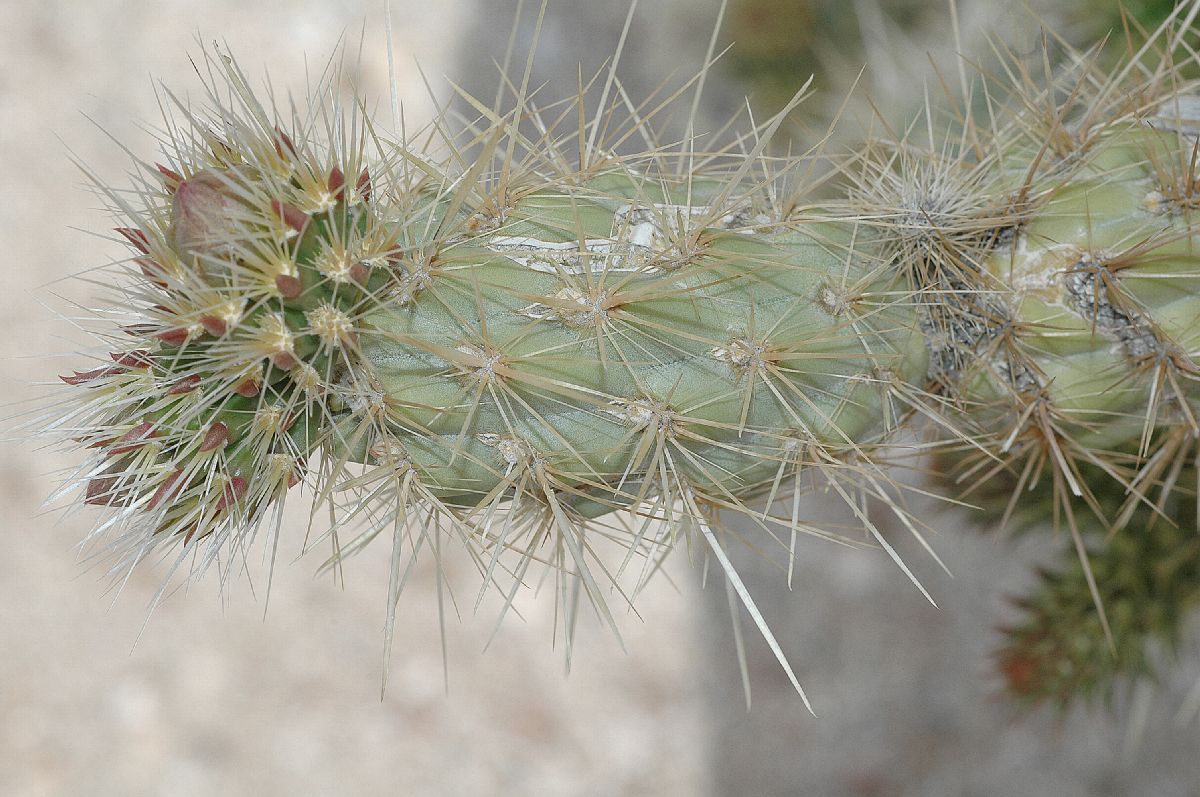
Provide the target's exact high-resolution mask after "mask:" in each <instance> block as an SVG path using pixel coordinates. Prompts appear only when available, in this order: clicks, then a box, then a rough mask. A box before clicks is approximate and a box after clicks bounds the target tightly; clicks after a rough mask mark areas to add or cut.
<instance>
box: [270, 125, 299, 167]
mask: <svg viewBox="0 0 1200 797" xmlns="http://www.w3.org/2000/svg"><path fill="white" fill-rule="evenodd" d="M275 152H276V153H277V154H278V155H279V157H281V158H284V159H287V160H294V159H295V158H296V157H297V155H296V145H295V144H293V143H292V139H291V137H290V136H288V134H287V133H285V132H283V131H282V130H280V129H279V128H278V127H276V128H275Z"/></svg>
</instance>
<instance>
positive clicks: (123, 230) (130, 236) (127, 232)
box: [114, 227, 150, 255]
mask: <svg viewBox="0 0 1200 797" xmlns="http://www.w3.org/2000/svg"><path fill="white" fill-rule="evenodd" d="M114 229H115V230H116V231H117V232H119V233H120V234H121V236H122V237H123V238H124V239H125V240H126V241H128V242H129V245H130V246H132V247H133V248H134V249H136V250H138V251H139V252H141V253H142V254H143V255H148V254H150V239H149V238H148V237H147V236H146V233H144V232H142V231H141V230H135V229H133V228H132V227H115V228H114Z"/></svg>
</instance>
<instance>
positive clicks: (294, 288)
mask: <svg viewBox="0 0 1200 797" xmlns="http://www.w3.org/2000/svg"><path fill="white" fill-rule="evenodd" d="M275 289H276V290H277V291H279V295H280V296H282V297H283V298H285V299H295V298H296V297H297V296H299V295H300V294H301V293H302V292H303V291H304V284H303V283H302V282H300V278H299V277H292V276H289V275H287V274H280V275H279V276H278V277H276V278H275Z"/></svg>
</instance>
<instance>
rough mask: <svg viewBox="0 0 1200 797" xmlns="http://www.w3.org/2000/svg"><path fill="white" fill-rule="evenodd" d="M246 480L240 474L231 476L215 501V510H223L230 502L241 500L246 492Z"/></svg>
mask: <svg viewBox="0 0 1200 797" xmlns="http://www.w3.org/2000/svg"><path fill="white" fill-rule="evenodd" d="M246 487H247V484H246V480H245V479H243V478H242V477H241V476H234V477H232V478H231V479H230V480H229V482H228V483H227V484H226V485H225V489H224V491H223V492H222V493H221V499H220V500H219V501H217V511H218V512H222V511H224V510H225V509H226V508H227V507H228V506H229V505H230V504H236V503H237V502H239V501H241V500H242V497H243V496H244V495H245V494H246Z"/></svg>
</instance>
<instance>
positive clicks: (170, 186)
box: [154, 163, 183, 193]
mask: <svg viewBox="0 0 1200 797" xmlns="http://www.w3.org/2000/svg"><path fill="white" fill-rule="evenodd" d="M154 168H156V169H158V173H159V174H161V175H162V177H163V183H164V185H165V186H166V189H167V192H168V193H174V192H175V189H176V188H178V187H179V184H180V183H182V182H183V175H182V174H180V173H179V172H177V171H175V170H174V169H169V168H167V167H166V166H163V165H162V164H161V163H156V164H154Z"/></svg>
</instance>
